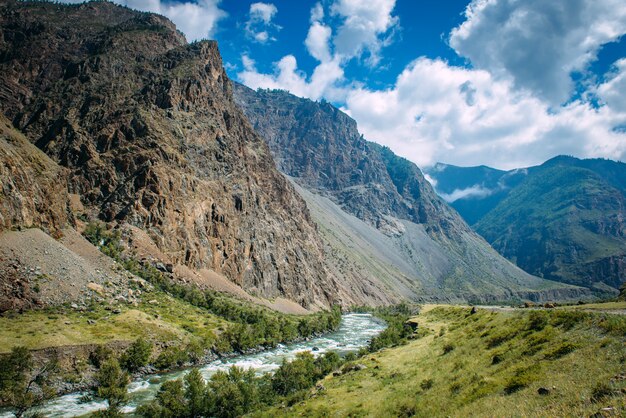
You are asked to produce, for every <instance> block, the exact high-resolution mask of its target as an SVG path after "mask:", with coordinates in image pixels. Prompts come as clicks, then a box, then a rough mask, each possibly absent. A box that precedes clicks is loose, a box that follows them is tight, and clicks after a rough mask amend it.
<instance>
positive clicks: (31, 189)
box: [0, 0, 384, 308]
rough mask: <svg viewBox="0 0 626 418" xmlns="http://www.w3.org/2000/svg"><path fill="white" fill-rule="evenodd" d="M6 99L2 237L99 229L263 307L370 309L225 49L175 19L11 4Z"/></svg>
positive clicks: (1, 37) (2, 13) (3, 77)
mask: <svg viewBox="0 0 626 418" xmlns="http://www.w3.org/2000/svg"><path fill="white" fill-rule="evenodd" d="M0 98H1V100H0V111H1V113H2V114H3V115H4V118H5V119H3V126H4V127H3V136H2V140H1V141H2V142H1V143H0V158H2V164H0V167H1V168H0V170H1V171H0V175H1V176H2V192H3V195H2V201H1V203H0V210H1V212H0V213H1V218H0V219H1V220H2V222H1V224H2V227H3V228H4V229H9V228H15V227H19V226H28V227H39V228H43V229H45V230H46V231H47V232H49V233H52V232H53V230H54V229H55V228H58V227H60V226H63V225H69V226H76V223H75V222H74V218H75V217H80V218H81V219H86V220H89V219H100V220H102V221H105V222H107V223H109V225H112V226H115V227H116V228H119V229H121V230H123V231H124V234H122V236H123V237H126V238H127V241H128V244H129V245H132V244H133V242H135V243H136V242H138V241H141V240H147V241H149V245H144V247H146V248H147V247H150V248H152V247H154V248H155V251H153V254H157V255H158V257H161V259H162V261H163V262H167V263H172V264H173V265H174V266H180V267H181V268H180V269H179V268H176V267H175V268H174V270H175V271H195V272H207V271H208V272H212V273H214V274H216V275H218V276H220V277H225V278H226V279H227V280H229V281H231V282H233V283H235V284H237V285H238V286H240V287H241V288H243V289H245V290H246V291H247V292H248V293H250V294H254V295H258V296H261V297H265V298H276V297H286V298H288V299H290V300H294V301H296V302H298V303H299V304H301V305H302V306H306V307H311V308H315V307H321V306H329V304H331V303H342V304H344V305H347V304H352V303H365V302H369V301H370V299H368V298H367V297H365V296H363V295H367V294H375V292H376V291H375V289H374V290H370V289H369V288H368V287H367V286H368V285H367V283H366V282H359V283H350V284H345V283H344V284H340V283H338V282H337V280H336V277H335V276H333V274H332V272H329V271H328V270H327V268H326V266H325V261H324V257H325V255H324V248H323V243H322V241H321V240H320V238H319V236H318V233H317V230H316V226H315V224H314V222H313V221H312V220H311V217H310V214H309V211H308V209H307V207H306V204H305V202H304V201H303V200H302V199H301V198H300V197H299V195H298V194H297V193H296V192H295V191H294V188H293V186H292V185H291V184H290V183H289V182H288V181H287V180H286V179H285V178H284V177H283V176H282V174H280V173H279V172H278V171H277V170H276V168H275V165H274V162H273V160H272V157H271V154H270V152H269V149H268V147H267V145H266V143H265V142H264V141H263V140H262V139H261V138H260V137H259V136H258V135H257V134H256V133H255V132H254V130H253V129H252V128H251V127H250V125H249V123H248V122H247V120H246V118H245V117H244V115H243V114H242V112H241V111H240V110H239V108H238V107H237V106H236V105H235V104H234V102H233V100H232V86H231V82H230V81H229V79H228V77H227V76H226V73H225V72H224V69H223V67H222V61H221V58H220V54H219V51H218V47H217V44H216V43H215V42H212V41H203V42H197V43H193V44H188V43H187V42H186V41H185V39H184V37H183V35H182V34H181V33H180V32H178V31H177V30H176V28H175V27H174V25H173V24H172V23H171V22H170V21H168V20H167V19H165V18H163V17H160V16H157V15H154V14H149V13H141V12H136V11H133V10H131V9H128V8H124V7H120V6H117V5H114V4H112V3H108V2H91V3H85V4H81V5H60V4H54V3H48V2H22V1H12V0H10V1H3V2H2V3H0ZM6 133H8V135H7V134H6ZM70 195H71V197H73V199H74V203H75V204H74V205H73V206H72V205H70V204H69V203H67V201H68V200H71V199H69V198H70ZM70 203H71V202H70ZM72 207H73V208H80V210H79V212H72ZM68 208H69V209H68ZM185 269H187V270H185ZM209 276H211V275H210V274H203V275H201V276H198V277H204V278H206V277H209ZM194 277H196V276H194ZM196 279H197V277H196ZM68 280H71V278H68ZM181 280H185V281H187V279H186V278H185V277H182V278H181ZM197 280H200V281H202V280H203V279H197ZM197 280H196V281H197ZM378 300H379V301H380V300H384V298H379V299H378Z"/></svg>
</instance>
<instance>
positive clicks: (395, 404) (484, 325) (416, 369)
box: [259, 306, 626, 417]
mask: <svg viewBox="0 0 626 418" xmlns="http://www.w3.org/2000/svg"><path fill="white" fill-rule="evenodd" d="M416 319H417V321H418V323H419V325H420V328H421V334H422V335H424V336H422V337H421V338H418V339H416V340H413V341H411V342H410V343H409V344H407V345H404V346H400V347H394V348H390V349H385V350H383V351H381V352H379V353H375V354H370V355H367V356H366V357H364V358H362V359H361V361H360V362H361V363H362V364H363V365H365V366H366V369H363V370H359V371H354V372H351V373H348V374H343V375H341V376H334V377H333V376H328V377H327V378H325V379H324V380H323V381H322V382H321V383H322V385H323V386H324V389H323V390H319V389H318V390H316V391H314V392H313V393H312V394H311V396H310V398H309V399H306V400H305V401H302V402H300V403H297V404H295V405H293V406H288V405H283V406H282V407H280V408H275V409H273V410H270V411H266V412H263V413H261V414H259V415H260V416H277V415H288V416H320V417H321V416H337V417H346V416H351V417H357V416H376V417H388V416H423V417H433V416H485V417H525V416H545V417H554V416H590V415H593V414H595V413H598V412H599V413H601V414H602V415H603V416H625V415H626V345H625V344H626V317H624V316H621V315H610V314H604V313H589V312H578V311H568V310H550V311H547V310H546V311H515V312H491V311H488V310H481V309H479V310H478V312H477V313H475V314H470V308H458V307H456V308H455V307H432V306H431V307H427V309H425V310H424V311H422V314H421V315H420V316H418V317H417V318H416Z"/></svg>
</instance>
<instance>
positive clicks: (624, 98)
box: [596, 58, 626, 113]
mask: <svg viewBox="0 0 626 418" xmlns="http://www.w3.org/2000/svg"><path fill="white" fill-rule="evenodd" d="M596 94H597V95H598V97H599V98H600V99H601V100H602V102H603V103H605V104H606V105H608V106H610V107H611V108H612V109H614V110H616V111H618V112H622V113H626V58H622V59H620V60H618V61H617V62H616V63H615V64H614V65H613V69H612V71H611V72H610V73H609V74H607V80H606V81H605V82H604V83H602V84H600V85H599V86H598V88H597V90H596Z"/></svg>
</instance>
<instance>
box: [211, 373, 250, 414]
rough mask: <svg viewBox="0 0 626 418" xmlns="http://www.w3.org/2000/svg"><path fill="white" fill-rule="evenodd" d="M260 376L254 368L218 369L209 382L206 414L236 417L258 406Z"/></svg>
mask: <svg viewBox="0 0 626 418" xmlns="http://www.w3.org/2000/svg"><path fill="white" fill-rule="evenodd" d="M258 389H259V387H258V378H257V377H256V376H255V375H254V371H253V370H245V371H244V370H243V369H240V368H238V367H236V366H233V367H231V368H230V370H229V371H228V372H223V371H218V372H217V373H215V374H214V375H213V376H212V377H211V380H210V381H209V382H208V384H207V390H206V403H207V407H206V414H205V415H206V416H211V417H225V418H235V417H239V416H242V415H244V414H247V413H248V412H250V411H253V410H254V409H256V408H257V406H258V403H259V390H258Z"/></svg>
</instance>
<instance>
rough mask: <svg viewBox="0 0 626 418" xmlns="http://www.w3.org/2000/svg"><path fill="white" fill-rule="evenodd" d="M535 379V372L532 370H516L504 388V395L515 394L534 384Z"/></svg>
mask: <svg viewBox="0 0 626 418" xmlns="http://www.w3.org/2000/svg"><path fill="white" fill-rule="evenodd" d="M535 378H536V371H535V369H534V368H531V367H529V368H523V369H518V370H517V371H516V372H515V374H514V375H513V377H511V379H509V381H508V382H507V384H506V386H505V387H504V393H506V394H507V395H508V394H511V393H514V392H517V391H518V390H520V389H523V388H525V387H526V386H528V385H530V384H531V383H532V382H534V380H535Z"/></svg>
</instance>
